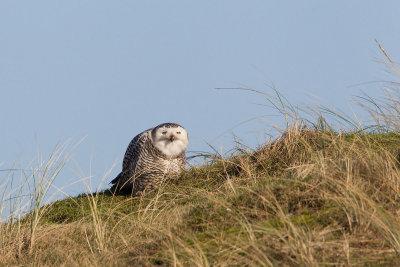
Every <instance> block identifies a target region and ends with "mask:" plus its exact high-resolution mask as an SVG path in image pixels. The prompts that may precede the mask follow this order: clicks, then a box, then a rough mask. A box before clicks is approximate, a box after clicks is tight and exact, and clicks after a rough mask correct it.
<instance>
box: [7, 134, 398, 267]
mask: <svg viewBox="0 0 400 267" xmlns="http://www.w3.org/2000/svg"><path fill="white" fill-rule="evenodd" d="M399 141H400V135H398V134H397V133H390V134H368V133H363V132H359V133H347V134H338V133H335V132H332V131H327V130H323V129H315V128H313V129H311V128H302V129H292V130H289V131H287V132H286V133H285V134H284V135H283V136H282V137H281V138H280V139H278V140H275V141H274V142H271V143H268V144H265V145H263V146H261V147H259V148H258V149H256V150H254V151H246V150H243V149H239V148H238V149H237V151H236V152H235V153H234V154H233V155H232V156H230V157H227V158H221V157H218V156H214V157H212V158H211V160H210V161H209V163H208V164H207V165H205V166H200V167H192V168H191V169H189V170H187V171H185V172H184V173H183V174H182V175H181V176H180V177H179V178H178V179H176V180H172V181H169V182H168V183H167V184H166V185H164V186H163V187H162V188H160V190H159V191H157V192H152V193H150V194H148V195H146V196H144V197H141V198H140V197H136V198H132V197H130V196H114V195H112V194H110V193H108V192H100V193H93V195H81V196H78V197H73V198H68V199H65V200H62V201H57V202H55V203H53V204H51V205H49V206H45V207H43V208H41V210H40V211H41V212H40V213H38V214H40V216H39V219H37V220H36V221H37V222H38V223H37V227H36V228H34V231H32V222H33V221H34V218H35V216H34V213H32V214H29V215H28V216H26V217H25V218H24V219H23V220H22V221H17V222H15V223H8V224H5V225H3V226H2V227H1V232H2V233H1V234H2V237H1V243H0V244H1V250H0V253H1V254H0V255H1V256H0V264H1V265H31V264H32V265H40V266H49V265H67V266H84V265H86V266H90V265H105V266H128V265H130V266H132V265H135V266H153V265H162V266H176V265H178V266H209V265H212V266H243V265H249V266H255V265H260V266H272V265H279V266H313V265H357V266H360V265H361V266H362V265H368V266H371V265H372V266H382V265H392V266H400V260H399V258H400V257H399V252H400V218H399V215H400V202H399V196H400V172H399V171H400V169H399V160H398V158H399V151H400V143H399ZM36 221H35V222H36Z"/></svg>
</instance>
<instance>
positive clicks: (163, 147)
mask: <svg viewBox="0 0 400 267" xmlns="http://www.w3.org/2000/svg"><path fill="white" fill-rule="evenodd" d="M151 139H152V141H153V145H154V146H155V147H156V148H157V149H158V150H160V151H161V152H162V153H163V154H165V155H166V156H167V157H168V158H174V157H177V156H178V155H179V154H181V153H182V152H184V151H185V150H186V148H187V146H188V145H189V137H188V134H187V132H186V130H185V128H183V127H182V126H180V125H179V124H176V123H163V124H160V125H158V126H156V127H154V128H153V130H152V131H151Z"/></svg>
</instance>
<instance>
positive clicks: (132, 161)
mask: <svg viewBox="0 0 400 267" xmlns="http://www.w3.org/2000/svg"><path fill="white" fill-rule="evenodd" d="M149 131H151V129H149V130H146V131H144V132H142V133H140V134H138V135H136V136H135V137H134V138H133V139H132V141H131V142H130V143H129V145H128V148H127V149H126V152H125V156H124V160H123V162H122V172H120V173H119V174H118V176H117V177H115V178H114V179H113V180H112V181H111V182H110V183H111V184H113V185H114V186H113V188H118V187H119V186H123V185H124V184H125V183H126V182H127V181H128V180H129V179H130V178H131V176H132V173H134V172H135V169H136V165H137V164H138V162H139V161H140V156H141V152H142V150H143V148H144V146H145V143H146V141H148V132H149Z"/></svg>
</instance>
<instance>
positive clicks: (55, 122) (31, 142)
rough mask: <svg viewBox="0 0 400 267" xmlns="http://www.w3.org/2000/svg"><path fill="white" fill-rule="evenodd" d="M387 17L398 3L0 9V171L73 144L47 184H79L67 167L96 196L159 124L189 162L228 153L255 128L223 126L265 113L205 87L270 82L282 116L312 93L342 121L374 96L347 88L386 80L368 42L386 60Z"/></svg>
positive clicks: (392, 28) (395, 30)
mask: <svg viewBox="0 0 400 267" xmlns="http://www.w3.org/2000/svg"><path fill="white" fill-rule="evenodd" d="M399 11H400V1H398V0H393V1H389V0H387V1H386V0H385V1H376V0H374V1H372V0H354V1H348V0H340V1H339V0H337V1H323V0H314V1H265V0H263V1H235V0H225V1H183V0H181V1H169V0H162V1H161V0H159V1H151V0H146V1H133V0H131V1H128V0H126V1H101V0H86V1H82V0H79V1H75V0H69V1H55V0H48V1H39V0H38V1H15V0H2V1H0V90H1V103H0V116H1V126H0V127H1V128H0V169H7V168H10V167H12V166H13V164H14V162H18V164H19V166H23V167H26V166H28V165H29V162H30V161H31V160H32V159H33V158H35V156H36V146H38V147H39V151H40V152H41V153H42V155H43V159H45V158H46V157H47V156H48V155H49V153H50V152H51V150H52V148H53V147H54V146H55V144H56V143H57V142H58V141H60V140H65V139H67V138H70V137H72V138H73V140H74V141H75V142H77V141H78V140H79V139H81V138H82V137H85V140H84V141H83V142H82V143H81V144H80V145H79V146H78V147H77V148H76V149H75V150H74V151H73V154H72V155H73V158H74V161H75V163H74V164H72V163H70V164H67V166H66V170H65V171H64V172H63V173H62V174H61V175H60V177H59V179H58V180H57V181H56V185H57V186H63V185H65V184H68V183H71V182H74V181H76V180H79V179H80V177H78V176H77V175H76V174H75V170H76V168H77V167H76V165H79V166H80V168H81V169H82V173H81V176H86V175H89V174H91V175H93V179H92V186H93V187H97V186H98V185H99V183H100V180H101V179H102V177H103V175H104V174H105V173H106V171H107V170H108V169H110V168H111V167H112V166H113V164H114V163H116V164H117V165H116V166H115V168H114V169H113V170H112V171H111V174H110V176H109V177H108V178H106V182H105V183H104V185H103V188H104V187H106V186H107V183H108V182H109V181H110V180H111V179H112V178H113V177H114V176H115V175H116V174H117V173H118V172H119V171H120V169H121V161H122V158H123V155H124V153H125V149H126V147H127V145H128V143H129V142H130V140H131V139H132V138H133V137H134V136H135V135H136V134H138V133H139V132H141V131H143V130H145V129H148V128H150V127H153V126H155V125H157V124H159V123H162V122H177V123H179V124H182V125H183V126H184V127H185V128H186V129H187V130H188V132H189V136H190V146H189V149H188V150H190V151H209V150H210V149H209V147H208V145H207V142H208V143H211V144H212V145H214V146H216V147H218V148H220V147H223V148H224V149H229V148H231V147H233V146H234V138H233V137H232V136H233V134H236V135H238V136H239V137H241V138H242V139H243V141H244V142H245V143H247V144H248V145H250V146H251V147H255V146H256V145H257V144H259V143H260V142H261V141H262V138H263V136H264V135H268V133H269V129H270V125H269V123H268V121H266V120H256V121H253V122H251V123H247V124H244V125H241V126H238V127H235V128H233V129H232V127H234V126H235V125H237V124H239V123H240V122H243V121H245V120H247V119H250V118H253V117H256V116H261V115H270V114H275V113H274V111H273V110H272V109H271V108H269V107H265V106H260V105H256V104H254V103H259V104H260V103H261V104H262V103H265V101H264V100H263V99H261V98H260V97H259V96H255V95H252V94H251V93H249V92H240V91H225V90H223V91H222V90H215V88H218V87H249V88H254V89H258V90H263V91H266V92H271V91H270V89H269V88H268V86H267V85H269V84H270V83H271V82H272V83H274V84H275V86H276V87H277V89H278V90H279V91H280V92H281V93H282V94H284V95H285V96H286V97H288V98H289V99H290V101H291V102H292V103H293V104H299V105H301V104H303V103H311V102H310V99H309V95H313V96H316V97H318V98H319V101H322V102H324V103H325V104H332V105H335V106H337V107H339V108H341V109H343V110H349V109H348V105H349V102H350V100H351V99H352V97H354V96H356V95H359V94H360V92H361V91H362V90H364V91H367V92H368V93H369V94H371V95H372V96H379V95H381V87H382V86H381V85H380V84H375V85H374V86H372V87H371V86H367V85H361V86H353V85H356V84H360V83H365V82H370V81H380V80H384V79H388V77H387V76H385V74H384V73H383V70H384V66H383V65H382V64H380V63H377V59H379V58H380V57H381V54H380V51H379V49H378V47H377V45H376V43H375V41H374V38H376V39H378V40H379V41H380V42H381V43H382V44H383V45H384V47H385V48H386V50H387V51H389V52H390V53H391V56H392V57H393V58H394V59H396V58H398V57H399V56H398V54H399V53H400V50H399V48H400V38H399V36H400V35H399V33H400V28H399V25H400V16H399ZM267 118H268V117H267ZM274 120H276V118H275V119H274ZM0 175H1V179H2V180H3V181H4V179H5V178H4V177H5V175H6V172H0ZM65 191H66V192H67V193H68V194H72V195H74V194H78V193H80V192H83V191H86V190H85V188H84V186H83V185H82V184H79V183H78V184H75V185H72V186H70V187H68V188H66V189H65Z"/></svg>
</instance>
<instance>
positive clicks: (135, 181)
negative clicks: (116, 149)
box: [111, 123, 189, 195]
mask: <svg viewBox="0 0 400 267" xmlns="http://www.w3.org/2000/svg"><path fill="white" fill-rule="evenodd" d="M188 144H189V139H188V134H187V132H186V130H185V128H183V127H182V126H180V125H179V124H176V123H163V124H160V125H158V126H156V127H154V128H151V129H148V130H146V131H144V132H142V133H140V134H138V135H137V136H135V137H134V138H133V139H132V141H131V142H130V144H129V146H128V148H127V150H126V152H125V156H124V160H123V162H122V172H121V173H120V174H118V176H117V177H116V178H114V180H112V181H111V184H113V186H112V188H111V191H112V192H115V193H118V192H121V193H131V194H132V195H140V194H142V193H145V192H149V191H151V190H153V189H155V188H157V187H159V186H160V185H161V184H162V183H163V182H164V181H165V180H167V179H169V178H171V177H173V176H175V175H177V174H179V173H180V172H181V170H182V169H184V168H185V163H186V158H185V150H186V148H187V146H188Z"/></svg>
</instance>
